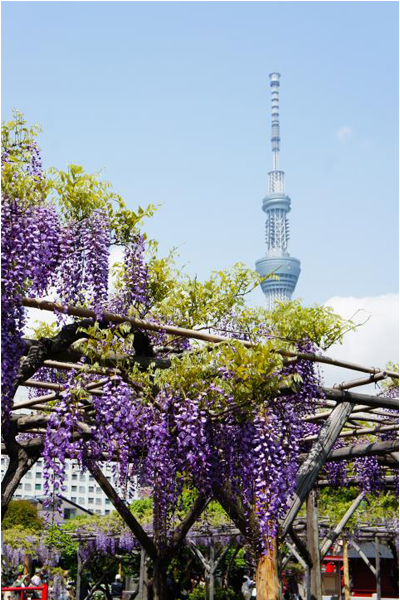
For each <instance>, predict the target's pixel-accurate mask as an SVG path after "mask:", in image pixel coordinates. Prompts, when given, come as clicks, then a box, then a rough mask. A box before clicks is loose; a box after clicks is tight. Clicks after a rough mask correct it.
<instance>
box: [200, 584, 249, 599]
mask: <svg viewBox="0 0 400 600" xmlns="http://www.w3.org/2000/svg"><path fill="white" fill-rule="evenodd" d="M204 597H205V590H204V587H202V586H197V587H196V588H195V589H194V590H193V591H192V592H190V594H189V600H204ZM214 598H215V600H237V592H234V591H233V590H226V589H224V588H220V587H217V588H215V589H214Z"/></svg>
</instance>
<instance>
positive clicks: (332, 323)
mask: <svg viewBox="0 0 400 600" xmlns="http://www.w3.org/2000/svg"><path fill="white" fill-rule="evenodd" d="M270 323H271V327H272V330H273V331H274V332H275V334H276V335H278V336H279V337H281V338H282V339H285V340H288V341H291V342H301V341H305V340H310V341H312V342H314V343H315V344H317V346H319V347H320V348H322V349H323V350H326V349H327V348H329V347H330V346H332V344H335V343H336V342H340V343H341V342H342V341H343V337H344V335H345V334H346V333H347V332H348V331H351V330H353V329H355V327H356V325H355V324H354V323H352V322H351V321H345V320H344V319H343V318H342V317H340V316H339V315H337V314H335V313H334V312H333V309H332V308H330V307H326V306H313V307H309V308H308V307H303V306H301V304H300V302H299V301H298V300H293V301H290V302H280V303H278V305H277V307H276V308H275V309H274V310H273V311H271V313H270Z"/></svg>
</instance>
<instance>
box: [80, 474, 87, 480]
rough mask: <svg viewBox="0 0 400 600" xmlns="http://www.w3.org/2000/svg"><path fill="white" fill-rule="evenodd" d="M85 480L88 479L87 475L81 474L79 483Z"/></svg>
mask: <svg viewBox="0 0 400 600" xmlns="http://www.w3.org/2000/svg"><path fill="white" fill-rule="evenodd" d="M85 479H86V477H85V474H84V473H81V474H80V475H79V481H85Z"/></svg>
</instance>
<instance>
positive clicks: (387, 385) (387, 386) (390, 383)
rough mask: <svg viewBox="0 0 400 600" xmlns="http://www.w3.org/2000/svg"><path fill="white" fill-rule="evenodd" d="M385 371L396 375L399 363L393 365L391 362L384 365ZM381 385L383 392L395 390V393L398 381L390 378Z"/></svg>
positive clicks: (397, 388)
mask: <svg viewBox="0 0 400 600" xmlns="http://www.w3.org/2000/svg"><path fill="white" fill-rule="evenodd" d="M386 370H387V371H392V372H394V373H398V372H399V363H393V362H390V361H389V362H388V363H387V365H386ZM381 385H382V389H383V390H385V392H390V391H391V390H396V391H397V393H399V392H398V390H399V380H398V379H395V378H390V379H384V380H383V381H382V383H381Z"/></svg>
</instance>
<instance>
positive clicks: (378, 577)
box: [375, 535, 381, 600]
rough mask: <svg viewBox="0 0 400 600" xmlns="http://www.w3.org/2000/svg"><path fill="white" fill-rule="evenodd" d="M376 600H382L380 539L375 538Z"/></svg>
mask: <svg viewBox="0 0 400 600" xmlns="http://www.w3.org/2000/svg"><path fill="white" fill-rule="evenodd" d="M375 569H376V574H375V577H376V598H377V600H381V561H380V556H379V538H378V536H377V535H376V536H375Z"/></svg>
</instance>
